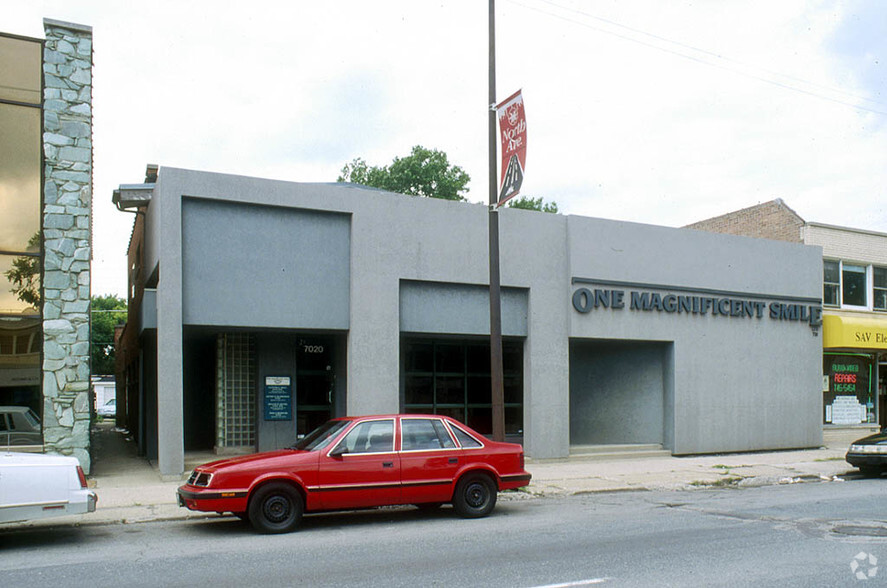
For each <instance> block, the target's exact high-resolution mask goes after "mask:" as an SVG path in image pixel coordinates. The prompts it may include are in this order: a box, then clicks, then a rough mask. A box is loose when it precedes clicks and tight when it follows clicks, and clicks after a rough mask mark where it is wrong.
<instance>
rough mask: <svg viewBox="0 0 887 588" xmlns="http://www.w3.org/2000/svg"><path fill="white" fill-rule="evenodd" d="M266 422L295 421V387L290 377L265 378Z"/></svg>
mask: <svg viewBox="0 0 887 588" xmlns="http://www.w3.org/2000/svg"><path fill="white" fill-rule="evenodd" d="M264 404H265V420H266V421H291V420H293V386H292V383H291V380H290V377H289V376H267V377H266V378H265V396H264Z"/></svg>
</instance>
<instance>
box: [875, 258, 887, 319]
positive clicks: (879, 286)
mask: <svg viewBox="0 0 887 588" xmlns="http://www.w3.org/2000/svg"><path fill="white" fill-rule="evenodd" d="M873 272H874V288H873V291H872V301H873V304H874V307H875V309H877V310H887V267H875V268H873Z"/></svg>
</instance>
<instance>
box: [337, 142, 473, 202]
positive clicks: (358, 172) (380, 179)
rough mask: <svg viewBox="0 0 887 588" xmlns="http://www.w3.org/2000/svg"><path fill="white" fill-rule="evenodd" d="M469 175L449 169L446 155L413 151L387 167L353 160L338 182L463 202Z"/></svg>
mask: <svg viewBox="0 0 887 588" xmlns="http://www.w3.org/2000/svg"><path fill="white" fill-rule="evenodd" d="M470 180H471V178H470V177H469V175H468V174H467V173H465V171H464V170H463V169H462V168H461V167H459V166H458V165H451V164H450V162H449V159H448V158H447V154H446V153H444V152H443V151H438V150H437V149H426V148H425V147H422V146H421V145H416V146H415V147H413V150H412V152H411V153H410V154H409V155H407V156H406V157H395V158H394V161H392V162H391V165H386V166H382V167H378V166H371V165H368V164H367V162H366V161H364V160H363V159H361V158H357V159H355V160H354V161H352V162H351V163H347V164H345V167H343V168H342V175H340V176H339V177H338V179H337V181H339V182H352V183H355V184H363V185H364V186H372V187H374V188H381V189H382V190H388V191H390V192H398V193H400V194H409V195H410V196H426V197H428V198H441V199H444V200H466V198H465V194H466V193H467V192H468V188H467V187H466V186H467V185H468V182H469V181H470Z"/></svg>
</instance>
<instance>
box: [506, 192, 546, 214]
mask: <svg viewBox="0 0 887 588" xmlns="http://www.w3.org/2000/svg"><path fill="white" fill-rule="evenodd" d="M506 206H507V207H508V208H521V209H523V210H536V211H538V212H550V213H552V214H557V202H543V201H542V197H541V196H540V197H539V198H532V197H530V196H520V197H518V198H512V199H511V200H509V201H508V204H506Z"/></svg>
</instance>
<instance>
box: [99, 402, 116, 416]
mask: <svg viewBox="0 0 887 588" xmlns="http://www.w3.org/2000/svg"><path fill="white" fill-rule="evenodd" d="M95 413H96V414H97V415H99V416H100V417H103V418H114V417H116V416H117V399H116V398H112V399H111V400H109V401H108V402H106V403H104V404H103V405H101V406H100V407H98V408H97V409H95Z"/></svg>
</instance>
